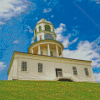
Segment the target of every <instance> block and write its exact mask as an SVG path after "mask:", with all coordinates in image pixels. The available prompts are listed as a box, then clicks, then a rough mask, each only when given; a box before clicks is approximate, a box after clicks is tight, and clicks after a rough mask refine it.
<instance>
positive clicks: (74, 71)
mask: <svg viewBox="0 0 100 100" xmlns="http://www.w3.org/2000/svg"><path fill="white" fill-rule="evenodd" d="M73 73H74V75H77V69H76V67H73Z"/></svg>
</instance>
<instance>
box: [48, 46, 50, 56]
mask: <svg viewBox="0 0 100 100" xmlns="http://www.w3.org/2000/svg"><path fill="white" fill-rule="evenodd" d="M48 56H50V46H49V44H48Z"/></svg>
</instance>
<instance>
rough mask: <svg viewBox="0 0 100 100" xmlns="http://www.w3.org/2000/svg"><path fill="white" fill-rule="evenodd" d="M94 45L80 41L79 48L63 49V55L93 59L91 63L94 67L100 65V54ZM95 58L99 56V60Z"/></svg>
mask: <svg viewBox="0 0 100 100" xmlns="http://www.w3.org/2000/svg"><path fill="white" fill-rule="evenodd" d="M93 47H94V45H93V43H90V42H88V41H84V42H83V41H80V43H79V44H78V46H77V50H68V49H66V50H64V51H63V55H64V57H67V58H73V59H81V60H89V61H90V60H91V61H93V62H92V64H91V65H92V67H100V64H98V62H99V61H100V55H99V54H98V53H97V52H96V51H95V49H93ZM93 58H97V60H92V59H93Z"/></svg>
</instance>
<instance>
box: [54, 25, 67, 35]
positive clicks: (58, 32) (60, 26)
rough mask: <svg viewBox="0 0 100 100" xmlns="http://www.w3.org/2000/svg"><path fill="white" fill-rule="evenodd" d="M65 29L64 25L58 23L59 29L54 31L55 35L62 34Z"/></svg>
mask: <svg viewBox="0 0 100 100" xmlns="http://www.w3.org/2000/svg"><path fill="white" fill-rule="evenodd" d="M65 27H66V25H65V24H63V23H60V25H59V27H58V28H56V29H55V33H56V34H62V33H63V32H64V31H65V30H64V29H66V28H65Z"/></svg>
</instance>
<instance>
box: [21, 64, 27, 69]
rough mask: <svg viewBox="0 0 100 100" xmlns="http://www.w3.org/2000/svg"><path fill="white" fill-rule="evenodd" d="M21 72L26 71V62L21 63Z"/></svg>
mask: <svg viewBox="0 0 100 100" xmlns="http://www.w3.org/2000/svg"><path fill="white" fill-rule="evenodd" d="M21 71H27V62H22V66H21Z"/></svg>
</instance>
